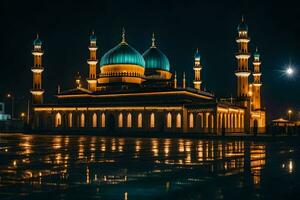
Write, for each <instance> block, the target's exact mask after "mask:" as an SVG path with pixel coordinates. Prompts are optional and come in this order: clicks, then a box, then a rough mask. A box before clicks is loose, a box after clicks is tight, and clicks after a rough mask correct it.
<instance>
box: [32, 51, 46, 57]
mask: <svg viewBox="0 0 300 200" xmlns="http://www.w3.org/2000/svg"><path fill="white" fill-rule="evenodd" d="M31 53H32V55H34V56H42V55H44V52H43V51H42V50H33V51H32V52H31Z"/></svg>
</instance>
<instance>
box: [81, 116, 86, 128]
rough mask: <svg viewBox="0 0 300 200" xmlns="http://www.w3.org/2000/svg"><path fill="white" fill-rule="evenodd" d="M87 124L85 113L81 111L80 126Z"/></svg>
mask: <svg viewBox="0 0 300 200" xmlns="http://www.w3.org/2000/svg"><path fill="white" fill-rule="evenodd" d="M84 126H85V116H84V114H83V113H81V116H80V127H81V128H83V127H84Z"/></svg>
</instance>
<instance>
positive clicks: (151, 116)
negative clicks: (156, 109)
mask: <svg viewBox="0 0 300 200" xmlns="http://www.w3.org/2000/svg"><path fill="white" fill-rule="evenodd" d="M154 127H155V115H154V113H151V115H150V128H154Z"/></svg>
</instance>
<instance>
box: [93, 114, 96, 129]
mask: <svg viewBox="0 0 300 200" xmlns="http://www.w3.org/2000/svg"><path fill="white" fill-rule="evenodd" d="M92 121H93V128H96V127H97V114H96V113H94V114H93V120H92Z"/></svg>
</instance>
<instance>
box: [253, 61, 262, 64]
mask: <svg viewBox="0 0 300 200" xmlns="http://www.w3.org/2000/svg"><path fill="white" fill-rule="evenodd" d="M260 64H261V62H260V61H253V65H260Z"/></svg>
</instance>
